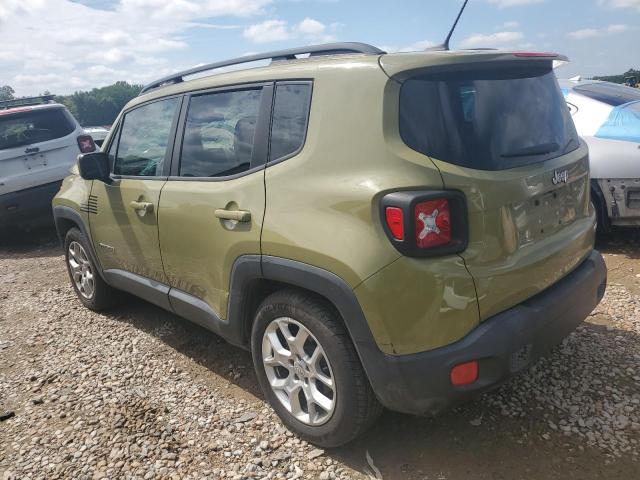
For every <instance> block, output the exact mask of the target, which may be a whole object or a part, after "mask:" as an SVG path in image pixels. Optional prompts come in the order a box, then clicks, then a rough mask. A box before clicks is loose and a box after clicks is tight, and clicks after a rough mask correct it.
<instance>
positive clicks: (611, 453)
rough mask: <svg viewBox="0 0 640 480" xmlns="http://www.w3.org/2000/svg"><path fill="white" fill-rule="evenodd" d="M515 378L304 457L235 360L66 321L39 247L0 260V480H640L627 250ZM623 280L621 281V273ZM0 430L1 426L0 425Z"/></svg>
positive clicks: (61, 272)
mask: <svg viewBox="0 0 640 480" xmlns="http://www.w3.org/2000/svg"><path fill="white" fill-rule="evenodd" d="M617 238H618V240H616V241H610V242H609V243H607V244H605V245H602V246H601V248H602V249H603V250H604V251H605V252H606V253H607V254H606V260H607V264H608V266H609V268H610V287H609V289H608V292H607V294H606V296H605V299H604V301H603V302H602V304H601V305H600V306H599V307H598V308H597V310H596V311H595V312H594V313H593V314H592V316H591V317H590V318H589V319H588V321H587V322H586V323H585V324H584V325H583V326H581V327H580V328H579V329H578V330H577V331H576V332H575V333H574V334H572V335H571V336H570V337H569V338H568V339H567V340H566V341H565V342H564V343H563V344H562V345H560V346H559V347H558V348H557V349H556V350H555V351H554V352H553V354H551V355H550V356H549V357H548V358H546V359H543V360H542V361H541V362H539V363H538V364H537V365H536V366H534V367H532V368H531V369H530V370H529V371H528V372H527V373H525V374H523V375H521V376H518V377H517V378H515V379H513V380H512V381H510V382H509V383H508V384H506V385H505V386H503V387H502V388H500V389H499V390H497V391H495V392H492V393H490V394H487V395H485V396H483V397H481V398H479V399H478V400H476V401H474V402H472V403H470V404H468V405H465V406H463V407H460V408H457V409H455V410H453V411H451V412H449V413H447V414H445V415H443V416H441V417H439V418H437V419H424V418H415V417H409V416H405V415H399V414H394V413H389V412H387V413H385V414H384V415H383V417H382V418H381V420H380V422H379V423H378V424H377V425H376V426H375V427H374V428H373V429H372V430H371V431H370V432H369V433H368V434H367V435H365V436H364V437H363V438H361V439H359V440H357V441H356V442H354V443H352V444H350V445H348V446H346V447H343V448H340V449H335V450H330V451H322V450H319V449H316V448H315V447H313V446H312V445H308V444H306V443H305V442H302V441H300V440H298V439H297V438H295V437H293V436H292V435H291V434H290V433H289V432H288V431H287V430H286V429H285V428H284V427H283V426H282V424H281V423H280V422H279V420H278V419H277V417H276V416H275V415H274V414H273V413H272V411H271V410H270V408H269V407H268V406H267V405H266V404H265V403H264V401H263V400H262V397H261V394H260V393H259V390H258V386H257V382H256V379H255V377H254V375H253V373H252V367H251V359H250V357H249V354H248V353H246V352H243V351H241V350H239V349H237V348H234V347H231V346H230V345H228V344H226V343H224V342H223V341H222V340H221V339H219V338H218V337H216V336H215V335H213V334H211V333H209V332H206V331H204V330H203V329H200V328H199V327H197V326H194V325H191V324H189V323H188V322H186V321H183V320H180V319H178V318H176V317H175V316H173V315H171V314H169V313H167V312H164V311H162V310H160V309H157V308H155V307H153V306H151V305H149V304H146V303H144V302H142V301H138V300H132V301H131V302H128V303H127V304H126V305H125V306H123V307H121V308H119V309H118V310H115V311H113V312H109V313H108V314H95V313H92V312H90V311H88V310H86V309H84V308H82V307H81V305H80V303H79V302H78V301H77V300H76V299H75V297H74V295H73V291H72V289H71V288H70V286H68V279H67V277H66V271H65V269H64V268H65V267H64V263H63V260H62V254H61V251H60V249H59V248H58V247H57V245H56V244H55V241H54V239H53V237H52V235H51V232H47V231H45V232H43V233H42V234H41V235H37V236H34V235H29V236H26V237H23V238H14V239H12V240H11V241H10V242H8V243H7V242H5V244H3V245H0V285H1V287H0V415H3V414H9V413H13V414H14V416H13V417H11V418H7V419H5V420H3V421H1V422H0V475H3V477H4V478H5V479H13V478H16V479H17V478H19V479H22V478H43V479H45V478H46V479H50V478H74V479H81V478H87V479H99V478H145V479H150V478H214V479H215V478H231V479H252V478H253V479H262V478H290V479H293V478H309V479H318V478H320V479H334V478H345V479H346V478H349V479H367V480H369V479H375V480H378V479H380V478H384V479H421V480H425V479H434V480H435V479H438V480H446V479H458V478H461V479H466V478H474V479H475V478H477V479H520V478H521V479H530V478H540V479H549V478H563V479H565V478H567V479H572V478H575V479H591V478H593V479H595V478H625V479H627V478H640V462H639V458H638V455H639V451H640V448H639V446H640V445H639V442H640V370H639V369H638V367H639V366H640V342H639V341H638V340H639V338H640V337H639V336H640V259H639V255H638V253H639V252H640V239H639V237H638V236H637V235H636V234H635V233H631V234H630V233H628V232H624V231H622V232H617ZM636 272H637V273H636ZM2 418H4V417H2Z"/></svg>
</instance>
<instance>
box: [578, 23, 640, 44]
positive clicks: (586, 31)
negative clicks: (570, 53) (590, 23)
mask: <svg viewBox="0 0 640 480" xmlns="http://www.w3.org/2000/svg"><path fill="white" fill-rule="evenodd" d="M627 30H629V26H628V25H624V24H620V23H617V24H613V25H609V26H608V27H605V28H601V29H596V28H582V29H580V30H576V31H575V32H569V33H567V37H569V38H572V39H574V40H586V39H588V38H595V37H604V36H606V35H615V34H617V33H623V32H626V31H627Z"/></svg>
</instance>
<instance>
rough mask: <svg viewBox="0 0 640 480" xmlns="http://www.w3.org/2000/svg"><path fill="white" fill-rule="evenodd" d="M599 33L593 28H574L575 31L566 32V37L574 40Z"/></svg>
mask: <svg viewBox="0 0 640 480" xmlns="http://www.w3.org/2000/svg"><path fill="white" fill-rule="evenodd" d="M599 35H600V32H599V31H598V30H596V29H595V28H582V29H580V30H576V31H575V32H569V33H567V37H569V38H573V39H574V40H584V39H586V38H593V37H597V36H599Z"/></svg>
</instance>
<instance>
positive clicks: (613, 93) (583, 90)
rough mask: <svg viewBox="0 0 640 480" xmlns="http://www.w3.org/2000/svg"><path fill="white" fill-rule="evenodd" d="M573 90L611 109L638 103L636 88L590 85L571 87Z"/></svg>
mask: <svg viewBox="0 0 640 480" xmlns="http://www.w3.org/2000/svg"><path fill="white" fill-rule="evenodd" d="M573 90H574V91H575V92H577V93H580V94H581V95H584V96H585V97H589V98H592V99H594V100H597V101H599V102H602V103H606V104H607V105H611V106H612V107H618V106H620V105H623V104H625V103H629V102H637V101H640V90H638V89H637V88H631V87H625V86H624V85H614V84H611V83H590V84H587V85H580V86H577V87H573Z"/></svg>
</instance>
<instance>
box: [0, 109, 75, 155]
mask: <svg viewBox="0 0 640 480" xmlns="http://www.w3.org/2000/svg"><path fill="white" fill-rule="evenodd" d="M75 128H76V127H75V124H74V122H73V121H72V120H71V118H69V114H68V113H67V111H66V110H65V109H64V108H47V109H42V110H28V111H25V112H20V113H12V114H5V115H0V150H4V149H7V148H16V147H21V146H24V145H31V144H34V143H40V142H46V141H47V140H54V139H56V138H61V137H66V136H67V135H69V134H70V133H71V132H73V131H74V130H75Z"/></svg>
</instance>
